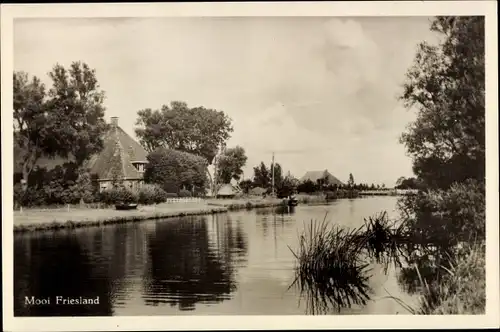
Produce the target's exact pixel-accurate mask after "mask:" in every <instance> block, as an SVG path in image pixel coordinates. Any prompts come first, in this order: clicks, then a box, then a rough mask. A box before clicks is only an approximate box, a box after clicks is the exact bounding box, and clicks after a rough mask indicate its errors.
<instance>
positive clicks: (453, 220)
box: [399, 180, 486, 248]
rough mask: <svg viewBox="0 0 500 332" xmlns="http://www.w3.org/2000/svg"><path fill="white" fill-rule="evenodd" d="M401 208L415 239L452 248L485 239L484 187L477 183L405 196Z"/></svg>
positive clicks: (473, 181)
mask: <svg viewBox="0 0 500 332" xmlns="http://www.w3.org/2000/svg"><path fill="white" fill-rule="evenodd" d="M399 207H400V209H401V210H402V212H403V215H405V216H407V217H406V219H407V222H408V225H409V227H410V228H411V229H412V230H413V231H414V232H415V234H416V236H417V237H418V238H420V239H425V240H426V241H429V242H431V243H433V244H435V245H439V246H441V247H445V248H447V247H448V248H449V247H451V246H454V245H456V244H458V243H460V242H464V241H465V242H471V240H472V241H473V240H476V239H477V240H481V239H484V237H485V220H486V219H485V212H486V210H485V188H484V184H482V183H479V182H478V181H475V180H469V181H466V182H465V183H456V184H453V185H452V186H451V188H450V189H448V190H442V189H437V190H429V191H427V192H419V193H418V194H417V195H411V196H404V197H402V198H401V200H400V202H399Z"/></svg>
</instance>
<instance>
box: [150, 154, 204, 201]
mask: <svg viewBox="0 0 500 332" xmlns="http://www.w3.org/2000/svg"><path fill="white" fill-rule="evenodd" d="M147 158H148V162H149V163H148V164H147V165H146V169H145V172H144V181H145V182H147V183H156V184H158V185H160V186H161V187H162V188H163V189H164V190H165V191H166V192H170V193H177V192H179V191H180V190H181V189H186V190H189V191H192V190H194V191H196V192H199V193H204V190H205V186H206V182H207V177H206V165H207V162H206V160H205V159H204V158H203V157H200V156H196V155H193V154H190V153H187V152H182V151H177V150H172V149H166V148H162V147H160V148H157V149H156V150H154V151H153V152H151V153H150V154H149V155H148V157H147Z"/></svg>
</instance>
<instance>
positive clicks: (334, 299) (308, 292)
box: [290, 212, 404, 314]
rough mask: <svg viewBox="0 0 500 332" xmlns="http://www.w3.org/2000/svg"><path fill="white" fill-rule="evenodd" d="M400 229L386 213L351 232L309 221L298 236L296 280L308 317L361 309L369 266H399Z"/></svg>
mask: <svg viewBox="0 0 500 332" xmlns="http://www.w3.org/2000/svg"><path fill="white" fill-rule="evenodd" d="M403 236H404V227H402V226H398V225H397V224H396V223H395V222H392V221H390V220H389V218H388V216H387V213H385V212H384V213H380V214H378V215H375V216H373V217H370V218H368V219H365V223H364V225H362V226H361V227H358V228H354V229H349V228H345V227H341V226H338V225H331V224H330V223H329V222H328V221H327V218H326V216H325V218H324V219H323V221H321V222H318V221H315V220H312V221H311V223H309V225H307V226H306V227H305V230H304V232H303V233H302V234H301V235H300V238H299V246H298V249H297V250H296V251H293V250H292V249H291V248H290V250H291V251H292V253H293V254H294V256H295V257H296V259H297V266H296V269H295V280H294V282H293V283H292V285H291V286H293V285H297V286H298V287H299V289H300V292H301V293H302V294H303V295H305V296H306V298H307V302H308V303H307V304H308V305H307V307H308V310H309V311H310V312H311V313H313V314H314V313H322V312H326V311H328V310H329V308H333V309H335V310H337V311H340V310H341V309H342V308H350V307H351V306H352V305H365V304H366V303H367V301H368V300H369V299H370V293H371V291H372V290H371V288H370V286H369V282H368V281H369V278H370V277H371V275H370V268H369V266H370V261H371V260H372V259H375V260H376V261H377V262H378V263H385V265H386V268H387V265H388V264H389V263H391V262H392V263H399V262H398V261H397V259H394V256H393V255H395V256H397V255H396V253H398V251H399V249H398V242H397V241H398V239H399V238H402V237H403Z"/></svg>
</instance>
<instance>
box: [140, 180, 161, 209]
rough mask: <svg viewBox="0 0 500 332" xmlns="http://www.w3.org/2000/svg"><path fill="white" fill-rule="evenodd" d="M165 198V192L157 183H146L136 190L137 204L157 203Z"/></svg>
mask: <svg viewBox="0 0 500 332" xmlns="http://www.w3.org/2000/svg"><path fill="white" fill-rule="evenodd" d="M166 200H167V193H166V192H165V190H163V189H162V188H160V187H159V186H157V185H153V184H146V185H144V186H142V187H141V188H139V190H137V201H138V203H139V204H144V205H150V204H159V203H163V202H165V201H166Z"/></svg>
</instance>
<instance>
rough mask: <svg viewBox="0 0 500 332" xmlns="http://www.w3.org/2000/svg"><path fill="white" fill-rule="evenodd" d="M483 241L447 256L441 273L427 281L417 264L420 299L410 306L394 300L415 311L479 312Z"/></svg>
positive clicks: (483, 275)
mask: <svg viewBox="0 0 500 332" xmlns="http://www.w3.org/2000/svg"><path fill="white" fill-rule="evenodd" d="M485 264H486V260H485V248H484V243H483V244H479V245H473V246H467V247H466V248H464V249H462V250H461V253H460V254H459V257H457V258H454V259H450V261H448V262H447V264H446V266H445V265H440V266H438V267H437V268H438V269H440V270H442V272H443V274H442V277H440V278H439V279H435V280H433V281H432V282H428V281H427V280H426V279H425V278H424V277H423V276H422V273H421V272H420V268H419V267H418V265H414V266H413V267H412V269H414V270H415V271H416V273H417V275H418V282H419V284H420V293H421V296H420V303H419V305H418V307H416V308H415V307H411V306H409V305H408V304H406V303H404V302H403V301H401V300H400V299H398V298H395V297H392V296H389V297H390V298H392V299H394V300H396V301H397V302H398V303H399V304H400V305H401V306H402V307H403V308H405V309H406V310H407V311H408V312H410V313H412V314H415V315H481V314H484V313H485V307H486V273H485Z"/></svg>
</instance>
